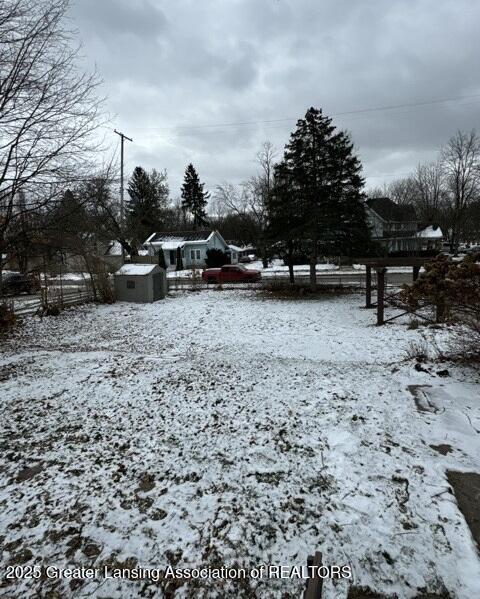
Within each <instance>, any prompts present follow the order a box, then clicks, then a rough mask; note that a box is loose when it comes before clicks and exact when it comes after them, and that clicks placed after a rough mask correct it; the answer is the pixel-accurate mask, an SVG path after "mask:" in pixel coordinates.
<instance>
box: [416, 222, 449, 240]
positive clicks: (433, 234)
mask: <svg viewBox="0 0 480 599" xmlns="http://www.w3.org/2000/svg"><path fill="white" fill-rule="evenodd" d="M417 237H421V238H422V239H443V233H442V229H440V227H439V226H438V225H428V226H427V227H424V228H422V229H420V230H419V231H418V233H417Z"/></svg>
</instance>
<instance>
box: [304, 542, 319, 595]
mask: <svg viewBox="0 0 480 599" xmlns="http://www.w3.org/2000/svg"><path fill="white" fill-rule="evenodd" d="M307 566H308V567H310V568H311V567H312V566H315V567H316V568H320V567H321V566H322V554H321V553H320V551H316V552H315V557H312V556H311V555H309V556H308V559H307ZM314 573H316V571H314ZM322 588H323V578H321V577H320V576H314V578H309V579H308V582H307V589H306V591H305V593H304V595H303V597H304V599H321V598H322Z"/></svg>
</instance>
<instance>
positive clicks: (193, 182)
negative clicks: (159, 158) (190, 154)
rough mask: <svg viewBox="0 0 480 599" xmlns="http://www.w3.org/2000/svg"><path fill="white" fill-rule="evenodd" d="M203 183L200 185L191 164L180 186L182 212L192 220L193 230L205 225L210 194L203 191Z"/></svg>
mask: <svg viewBox="0 0 480 599" xmlns="http://www.w3.org/2000/svg"><path fill="white" fill-rule="evenodd" d="M203 186H204V184H203V183H200V179H199V177H198V173H197V171H196V170H195V168H194V166H193V164H189V165H188V166H187V168H186V169H185V178H184V182H183V185H182V210H183V212H184V214H187V213H190V214H191V215H192V218H193V228H194V229H196V228H197V227H202V226H205V225H206V224H207V213H206V210H205V208H206V206H207V203H208V198H209V197H210V194H209V193H208V192H205V191H203Z"/></svg>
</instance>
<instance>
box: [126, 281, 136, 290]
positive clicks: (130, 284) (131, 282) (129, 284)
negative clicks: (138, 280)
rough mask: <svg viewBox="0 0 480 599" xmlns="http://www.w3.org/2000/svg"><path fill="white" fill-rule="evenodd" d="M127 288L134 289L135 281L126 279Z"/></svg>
mask: <svg viewBox="0 0 480 599" xmlns="http://www.w3.org/2000/svg"><path fill="white" fill-rule="evenodd" d="M127 289H135V281H134V280H133V279H128V280H127Z"/></svg>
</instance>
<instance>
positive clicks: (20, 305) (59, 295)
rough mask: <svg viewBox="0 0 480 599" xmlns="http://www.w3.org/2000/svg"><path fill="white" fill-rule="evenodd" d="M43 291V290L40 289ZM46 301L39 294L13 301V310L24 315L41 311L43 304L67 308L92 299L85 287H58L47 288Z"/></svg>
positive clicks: (90, 293) (16, 313)
mask: <svg viewBox="0 0 480 599" xmlns="http://www.w3.org/2000/svg"><path fill="white" fill-rule="evenodd" d="M42 292H45V290H42ZM46 292H47V301H44V298H42V297H41V296H36V297H35V298H34V299H31V300H30V299H29V300H25V301H22V300H18V299H14V300H12V301H13V310H14V312H15V315H17V316H26V315H28V314H36V313H37V312H41V310H42V309H43V308H44V307H45V305H52V306H59V307H60V308H67V307H69V306H75V305H79V304H85V303H87V302H90V301H92V300H93V294H92V292H91V291H90V290H89V289H87V288H84V289H74V290H68V291H66V290H64V289H62V290H59V289H53V290H52V289H48V288H47V290H46Z"/></svg>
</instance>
